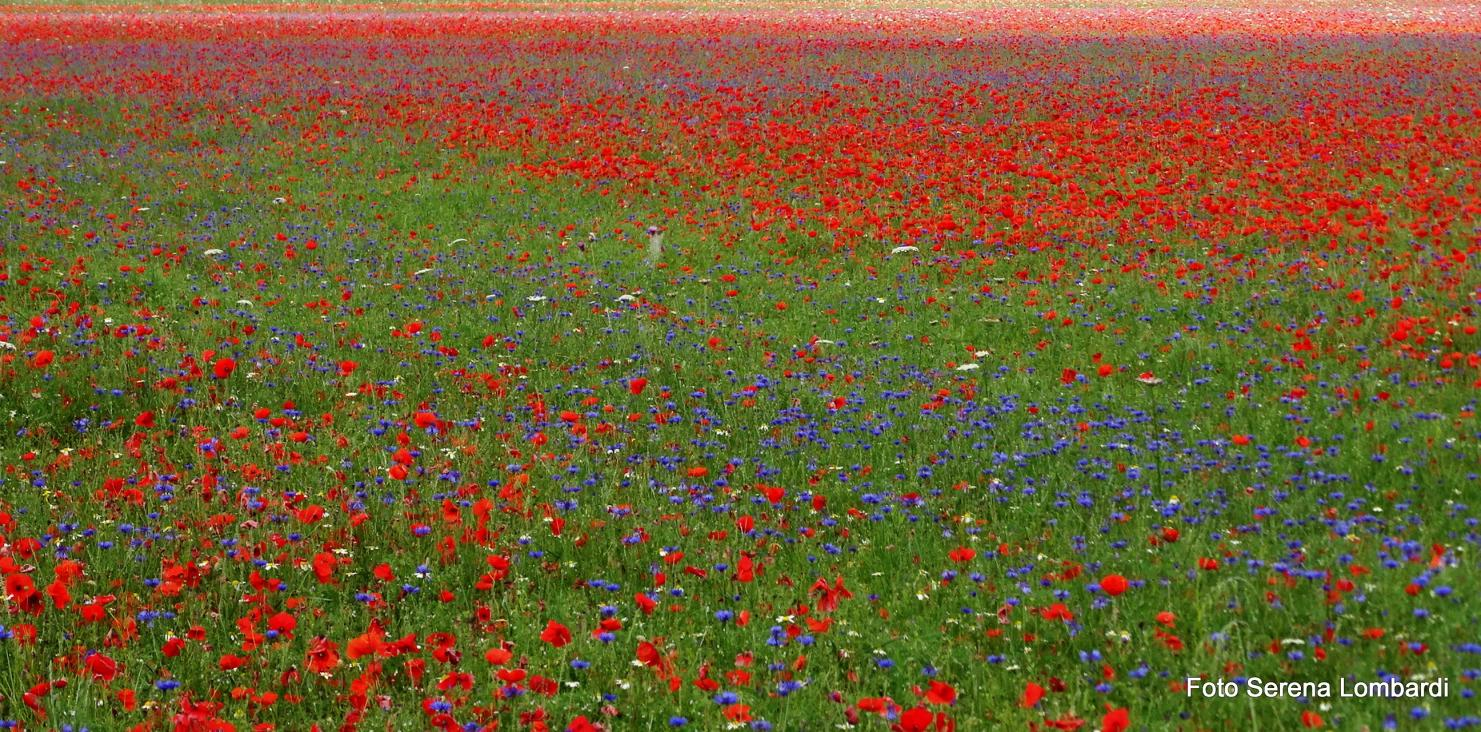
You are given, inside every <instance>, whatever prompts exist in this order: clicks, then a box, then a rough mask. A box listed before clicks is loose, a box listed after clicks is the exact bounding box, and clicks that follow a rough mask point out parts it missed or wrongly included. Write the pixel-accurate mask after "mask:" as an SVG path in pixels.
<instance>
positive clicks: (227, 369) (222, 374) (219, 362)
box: [211, 358, 237, 379]
mask: <svg viewBox="0 0 1481 732" xmlns="http://www.w3.org/2000/svg"><path fill="white" fill-rule="evenodd" d="M236 370H237V362H236V361H234V360H232V359H230V358H218V359H216V363H214V364H211V375H212V376H214V377H216V378H218V379H225V378H227V377H229V376H231V374H232V372H233V371H236Z"/></svg>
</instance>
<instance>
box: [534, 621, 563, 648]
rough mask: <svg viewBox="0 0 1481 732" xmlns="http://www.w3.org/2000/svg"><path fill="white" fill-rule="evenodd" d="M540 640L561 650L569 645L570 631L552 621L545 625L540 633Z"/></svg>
mask: <svg viewBox="0 0 1481 732" xmlns="http://www.w3.org/2000/svg"><path fill="white" fill-rule="evenodd" d="M540 640H542V641H545V642H546V643H549V644H550V645H551V646H554V647H556V648H561V647H563V646H565V645H568V644H570V642H571V629H570V628H567V627H566V626H564V625H561V624H560V623H557V622H555V621H554V620H552V621H550V622H548V623H546V624H545V630H542V631H540Z"/></svg>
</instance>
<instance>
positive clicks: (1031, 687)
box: [1018, 681, 1044, 709]
mask: <svg viewBox="0 0 1481 732" xmlns="http://www.w3.org/2000/svg"><path fill="white" fill-rule="evenodd" d="M1043 698H1044V687H1042V686H1039V685H1038V684H1035V683H1034V682H1032V681H1030V682H1028V685H1026V686H1024V687H1023V696H1022V697H1020V698H1019V700H1018V706H1020V707H1023V708H1024V709H1033V708H1034V707H1035V706H1037V705H1038V703H1039V700H1040V699H1043Z"/></svg>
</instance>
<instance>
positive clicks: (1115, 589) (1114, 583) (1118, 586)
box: [1100, 574, 1131, 597]
mask: <svg viewBox="0 0 1481 732" xmlns="http://www.w3.org/2000/svg"><path fill="white" fill-rule="evenodd" d="M1130 587H1131V584H1130V583H1128V582H1127V581H1126V578H1125V577H1122V576H1121V575H1119V574H1108V575H1106V576H1104V577H1102V578H1101V580H1100V588H1101V590H1102V591H1104V592H1105V593H1106V594H1107V595H1110V596H1111V597H1115V596H1117V595H1119V594H1121V593H1123V592H1125V591H1126V590H1127V589H1128V588H1130Z"/></svg>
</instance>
